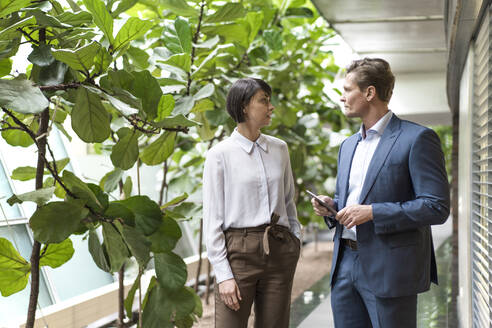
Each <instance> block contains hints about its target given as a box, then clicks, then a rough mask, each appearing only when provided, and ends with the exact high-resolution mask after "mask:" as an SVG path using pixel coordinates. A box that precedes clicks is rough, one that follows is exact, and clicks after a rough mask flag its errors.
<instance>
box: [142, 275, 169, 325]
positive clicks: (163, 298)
mask: <svg viewBox="0 0 492 328" xmlns="http://www.w3.org/2000/svg"><path fill="white" fill-rule="evenodd" d="M152 281H153V280H151V283H150V284H149V288H147V295H146V296H145V300H146V302H145V306H144V310H143V313H142V327H143V328H174V323H171V315H172V310H173V308H172V298H171V297H169V296H168V293H166V290H165V289H164V288H162V287H161V286H160V285H159V284H155V283H154V285H153V286H152V288H150V287H151V286H150V285H151V284H152Z"/></svg>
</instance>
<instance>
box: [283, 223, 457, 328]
mask: <svg viewBox="0 0 492 328" xmlns="http://www.w3.org/2000/svg"><path fill="white" fill-rule="evenodd" d="M452 222H453V220H452V218H451V217H450V218H449V219H448V220H447V221H446V223H445V224H443V225H440V226H433V227H432V236H433V240H434V247H435V249H436V258H437V261H438V263H437V264H438V272H439V282H440V284H439V286H435V285H432V287H431V290H429V291H428V292H426V293H423V294H421V295H419V300H418V327H419V328H427V327H431V326H432V327H438V328H445V327H447V304H446V299H447V290H448V286H449V285H450V283H451V281H450V280H451V279H450V277H448V276H449V275H448V274H449V273H450V270H449V268H450V264H451V259H450V252H451V247H450V242H449V237H450V236H451V233H452ZM330 235H331V236H332V234H331V233H327V234H326V235H322V236H321V238H322V239H324V240H331V239H328V238H330ZM448 278H449V279H448ZM291 312H292V313H291V324H290V326H291V328H296V327H297V328H319V327H323V328H333V327H334V324H333V317H332V312H331V301H330V286H329V275H327V276H325V277H324V278H323V279H321V280H320V281H318V282H317V283H316V284H314V285H313V286H312V287H311V288H310V289H309V290H306V291H305V292H304V293H303V294H302V295H301V296H299V297H298V298H297V299H296V300H295V301H294V302H293V304H292V310H291ZM431 321H432V323H431Z"/></svg>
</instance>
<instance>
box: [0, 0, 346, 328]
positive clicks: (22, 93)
mask: <svg viewBox="0 0 492 328" xmlns="http://www.w3.org/2000/svg"><path fill="white" fill-rule="evenodd" d="M66 3H67V6H64V5H62V4H60V3H59V2H58V1H53V0H49V1H29V0H4V1H2V2H1V4H0V77H1V79H0V106H1V108H2V111H3V118H2V121H1V130H2V138H3V139H4V140H5V141H6V142H7V143H8V144H10V145H11V146H14V147H30V146H32V147H34V148H35V150H36V151H37V153H38V161H37V162H33V163H28V164H29V165H28V166H22V167H19V168H17V169H15V170H14V171H13V174H12V177H11V178H12V179H15V180H21V181H29V180H31V181H32V180H34V181H35V185H36V187H35V189H34V188H33V191H32V192H29V193H24V194H20V195H14V196H12V197H11V198H10V199H9V203H11V204H15V203H22V202H34V203H35V204H36V206H37V209H36V210H35V212H34V213H33V215H32V216H31V218H30V219H29V223H30V227H31V228H32V229H33V233H34V238H35V240H36V241H35V243H34V247H33V253H32V256H31V259H29V260H28V259H24V258H22V256H20V254H19V253H18V252H17V250H16V249H15V247H13V245H12V244H11V243H10V242H9V241H8V240H7V239H0V259H1V261H0V266H1V269H2V270H3V272H6V274H4V275H2V279H0V291H1V292H2V295H3V296H8V295H10V294H12V293H15V292H17V291H19V290H22V289H23V288H24V287H25V286H26V284H27V280H28V278H29V276H30V275H31V276H32V278H31V279H32V280H33V283H32V284H31V303H30V306H29V310H28V326H29V325H30V324H32V322H33V321H34V320H33V311H34V310H35V308H36V302H37V293H38V291H37V290H36V289H37V288H38V287H36V285H37V283H36V281H37V280H38V279H39V267H40V266H43V265H47V266H51V267H58V266H60V265H62V264H63V263H65V262H66V261H68V260H69V259H70V258H71V256H72V254H73V251H74V250H73V247H72V243H71V241H70V238H69V237H70V236H71V235H72V234H81V235H83V236H85V238H87V240H88V244H89V251H90V252H91V255H92V257H93V259H94V261H95V263H96V264H97V265H98V266H99V267H100V268H101V269H102V270H105V271H108V272H113V273H118V274H119V276H120V279H122V278H121V277H122V276H123V275H124V270H125V269H124V268H125V264H127V265H128V263H129V262H128V261H129V260H130V259H132V261H133V263H136V265H137V266H138V275H137V277H136V280H135V284H134V285H133V288H132V289H131V292H130V296H129V297H128V298H127V299H126V302H125V304H123V302H121V307H123V305H125V307H126V309H127V316H128V318H130V319H131V318H132V317H133V314H132V313H131V304H132V302H133V301H134V295H135V293H136V291H137V289H138V288H142V287H141V286H140V278H141V275H142V274H143V272H144V270H145V269H146V268H147V267H148V265H149V264H151V265H152V266H153V267H155V272H156V275H155V277H154V278H153V279H152V280H151V282H150V285H149V286H148V288H147V295H146V296H145V299H144V300H143V304H142V306H143V315H142V316H141V319H143V320H142V322H140V324H141V325H143V326H146V327H152V326H161V327H162V324H163V323H164V325H165V326H173V325H176V326H179V327H189V326H191V325H192V323H193V321H195V320H196V317H197V316H200V314H201V306H200V304H199V300H197V298H196V296H195V295H194V293H193V292H192V291H191V290H189V289H188V288H187V287H184V282H185V281H186V279H187V273H186V266H185V265H184V262H183V260H182V259H181V258H180V257H179V256H178V255H176V253H174V252H173V249H174V248H175V246H176V243H177V242H178V240H179V239H180V238H181V231H180V228H179V226H178V224H177V223H178V222H180V221H183V220H190V219H192V222H195V225H196V223H197V222H199V221H198V220H199V219H200V216H201V215H200V206H197V202H196V200H197V199H199V195H200V186H201V172H202V166H203V160H204V153H205V151H206V150H207V149H208V148H209V147H211V146H212V145H213V144H214V143H215V142H217V141H219V140H221V139H222V138H224V137H225V136H227V135H229V134H230V133H231V131H232V129H233V127H234V124H233V122H232V120H231V119H230V118H229V117H228V116H227V114H226V113H225V111H224V108H225V95H226V94H227V90H228V88H229V86H230V85H231V83H232V82H234V81H235V80H236V79H237V78H241V77H244V76H255V77H259V78H262V79H264V80H266V81H267V82H269V83H270V84H271V86H272V88H273V103H274V105H275V106H276V114H275V116H274V119H273V121H272V124H271V126H270V127H269V128H268V129H266V130H265V132H266V133H268V134H271V135H275V136H277V137H280V138H282V139H284V140H285V141H287V143H288V144H289V149H290V155H291V161H292V167H293V171H294V175H295V181H296V185H297V193H296V201H297V204H298V212H299V218H300V220H301V221H302V223H303V224H307V223H309V222H310V221H316V220H319V219H317V218H316V217H314V215H312V212H311V211H310V210H309V202H308V197H307V196H306V195H304V194H303V193H301V192H300V191H302V190H303V189H304V188H309V189H312V190H315V191H316V190H324V189H325V188H324V186H323V183H324V182H325V181H326V179H327V178H328V177H333V176H335V169H336V154H337V147H330V131H332V130H333V131H340V130H341V129H343V128H345V129H346V130H344V131H345V133H349V132H350V128H351V127H352V124H351V123H350V122H347V121H346V120H345V118H344V116H343V114H342V113H341V112H340V111H339V108H338V106H337V105H336V103H335V102H333V101H332V100H331V99H330V98H329V97H328V96H327V93H326V90H327V89H329V88H330V85H331V82H332V81H333V79H334V77H335V75H336V74H337V72H338V70H339V68H338V67H337V66H336V65H335V64H334V58H333V54H332V52H331V51H330V49H329V47H327V46H326V43H327V41H328V40H329V39H330V38H331V37H332V36H333V35H334V33H333V31H332V30H331V29H329V28H328V27H327V26H326V24H325V23H324V22H323V20H322V19H321V18H320V17H319V16H318V14H317V13H316V11H315V9H314V7H313V6H312V4H311V3H310V2H308V1H305V0H294V1H289V0H284V1H277V0H266V1H259V0H248V1H238V2H232V1H213V0H206V1H184V0H160V1H150V0H140V1H137V0H121V1H117V0H106V1H103V0H83V1H74V0H67V2H66ZM23 43H28V44H30V45H31V49H32V50H31V51H30V52H29V54H28V55H27V58H23V60H26V59H27V60H28V61H29V62H30V64H29V66H28V67H27V70H26V74H19V73H17V72H12V64H13V58H14V56H15V55H16V54H18V52H19V46H20V45H21V44H23ZM15 58H18V57H15ZM15 60H18V59H15ZM55 128H56V129H58V130H59V131H61V132H62V133H63V134H65V136H66V138H68V139H70V140H71V138H78V139H80V140H82V141H83V142H85V143H86V144H87V147H88V148H90V149H91V151H92V152H95V153H99V154H101V155H105V156H109V157H110V159H111V162H112V164H113V166H114V168H113V169H112V170H109V171H108V172H107V174H105V176H104V177H103V178H102V179H101V181H99V182H98V183H87V182H86V181H84V179H83V178H82V177H81V176H76V175H74V174H73V173H72V172H71V171H70V170H69V168H70V166H67V165H68V163H69V159H68V158H55V157H54V156H53V153H52V151H51V148H50V144H49V143H47V141H46V139H47V138H46V136H47V135H48V134H49V133H50V129H55ZM32 147H31V148H29V149H32ZM146 166H159V167H160V168H161V169H162V176H163V179H162V181H161V182H160V189H159V197H156V198H154V199H151V198H149V197H147V196H145V195H141V192H140V183H139V181H138V179H132V178H131V177H130V175H129V174H128V172H129V170H132V169H134V168H135V167H136V168H137V171H139V170H140V169H143V168H144V167H146ZM190 195H191V197H189V196H190ZM188 197H189V199H188ZM187 200H188V201H187ZM101 232H102V233H101ZM101 237H102V238H101ZM143 289H145V286H144V287H143ZM162 308H165V309H167V311H157V310H156V309H162ZM133 319H135V318H133ZM121 320H123V314H122V310H121V309H120V321H121ZM30 321H32V322H31V323H30Z"/></svg>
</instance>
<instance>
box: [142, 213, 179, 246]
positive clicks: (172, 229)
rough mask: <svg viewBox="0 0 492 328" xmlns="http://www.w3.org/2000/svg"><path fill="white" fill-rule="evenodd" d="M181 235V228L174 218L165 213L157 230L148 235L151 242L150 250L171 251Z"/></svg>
mask: <svg viewBox="0 0 492 328" xmlns="http://www.w3.org/2000/svg"><path fill="white" fill-rule="evenodd" d="M181 235H182V234H181V229H180V228H179V225H178V223H177V222H176V220H174V219H173V218H171V217H169V216H167V215H165V216H164V218H163V219H162V225H161V226H160V227H159V230H157V231H156V232H154V233H153V234H152V235H150V236H149V239H150V241H151V242H152V245H151V250H152V252H154V253H163V252H170V251H172V250H173V249H174V247H176V244H177V242H178V240H179V239H180V238H181Z"/></svg>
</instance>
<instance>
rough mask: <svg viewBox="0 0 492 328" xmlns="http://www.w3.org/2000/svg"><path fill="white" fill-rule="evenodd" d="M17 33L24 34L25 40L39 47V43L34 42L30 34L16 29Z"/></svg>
mask: <svg viewBox="0 0 492 328" xmlns="http://www.w3.org/2000/svg"><path fill="white" fill-rule="evenodd" d="M17 31H20V32H21V33H22V34H24V36H25V37H26V39H28V40H29V41H30V42H31V43H35V44H37V45H39V41H36V40H34V39H33V38H32V36H31V34H29V33H27V32H26V31H24V30H23V29H21V28H18V29H17Z"/></svg>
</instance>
